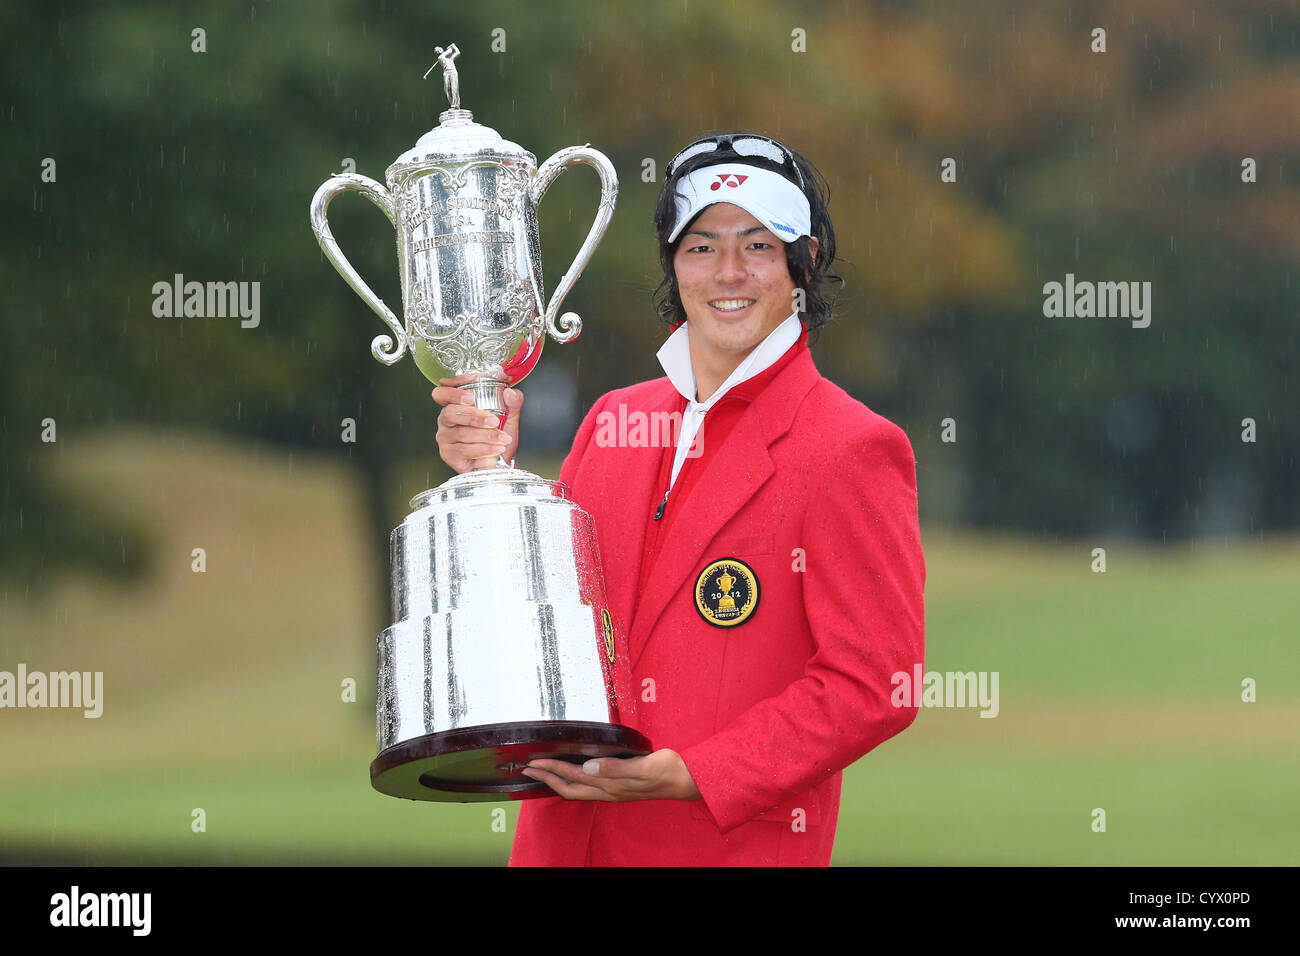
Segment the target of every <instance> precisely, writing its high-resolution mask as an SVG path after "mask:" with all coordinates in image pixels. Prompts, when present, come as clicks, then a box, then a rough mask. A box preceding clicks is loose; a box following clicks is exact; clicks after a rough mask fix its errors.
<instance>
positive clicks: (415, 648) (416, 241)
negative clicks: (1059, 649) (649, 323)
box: [311, 45, 651, 802]
mask: <svg viewBox="0 0 1300 956" xmlns="http://www.w3.org/2000/svg"><path fill="white" fill-rule="evenodd" d="M458 52H459V51H457V50H456V47H455V46H454V45H452V46H450V47H448V48H447V50H446V51H444V50H442V49H441V48H439V53H440V57H439V61H438V64H436V65H441V66H442V67H443V70H444V84H445V87H446V90H447V95H448V98H449V99H450V102H451V108H449V109H447V110H445V111H444V112H443V113H441V114H440V115H439V125H438V126H437V127H435V128H434V129H432V130H430V131H429V132H428V133H426V134H425V135H424V136H422V137H420V139H419V141H418V142H417V143H416V145H415V146H414V147H413V148H412V149H410V150H408V151H407V152H405V153H403V154H402V155H401V156H399V157H398V159H397V160H396V161H395V162H394V163H393V164H392V165H391V166H390V167H389V168H388V170H387V172H386V179H387V186H384V185H382V184H380V183H378V182H376V181H374V180H373V179H369V178H368V177H365V176H361V175H358V174H355V173H344V174H336V175H334V176H332V177H331V178H330V179H328V180H326V181H325V182H324V183H322V184H321V186H320V188H319V189H317V191H316V194H315V196H314V197H313V198H312V204H311V221H312V228H313V230H314V232H315V234H316V239H317V241H318V243H319V244H320V247H321V251H322V252H324V254H325V256H326V258H327V259H328V260H329V261H330V263H331V264H332V265H333V266H334V267H335V268H336V269H337V270H338V272H339V274H340V275H342V277H343V278H344V280H345V281H346V282H347V283H348V285H350V286H351V287H352V289H353V290H354V291H355V292H356V293H357V294H358V295H359V296H360V297H361V299H362V300H363V301H365V302H366V304H367V305H369V306H370V308H371V309H372V310H373V311H374V312H375V313H376V314H377V315H378V316H379V317H380V318H381V319H382V320H383V321H384V323H385V324H386V325H387V326H388V329H389V333H390V334H384V335H379V336H378V337H376V338H375V339H374V340H373V342H372V343H371V353H372V354H373V355H374V356H375V358H376V359H378V360H379V361H380V362H382V363H384V364H386V365H392V364H394V363H396V362H398V361H399V360H400V359H401V358H402V356H403V355H404V354H406V352H408V351H409V352H410V353H411V355H412V358H413V360H414V362H415V364H416V366H417V367H418V368H419V370H420V372H421V373H422V374H423V375H424V376H425V377H426V378H427V379H429V380H430V381H432V382H434V383H435V384H436V383H437V381H438V380H439V379H440V378H447V377H453V376H458V375H463V374H468V373H473V374H475V375H476V376H477V377H476V378H475V379H474V380H473V381H472V382H470V383H469V384H467V385H466V386H464V387H465V388H467V389H469V390H470V391H471V392H472V393H473V395H474V397H475V404H476V406H477V407H478V408H481V409H485V410H489V411H491V412H493V413H494V414H496V415H498V416H500V417H501V418H502V419H503V420H504V417H505V406H504V403H503V402H502V396H501V391H502V389H503V388H505V387H507V386H510V385H515V384H517V383H518V382H519V381H521V380H522V379H523V378H524V377H525V376H526V375H527V374H528V373H529V372H531V371H532V369H533V368H534V367H535V366H536V364H537V361H538V359H539V358H540V356H541V351H542V345H543V343H544V342H545V336H546V334H550V335H551V337H552V338H555V339H556V340H557V341H560V342H568V341H572V340H573V339H574V338H576V337H577V336H578V334H579V332H580V331H581V321H580V319H579V318H578V317H577V316H576V315H574V314H573V313H567V314H565V315H563V316H560V315H559V308H560V306H561V304H562V303H563V301H564V298H565V296H567V295H568V292H569V290H570V289H571V288H572V287H573V284H574V282H575V281H576V279H577V277H578V276H579V275H580V274H581V272H582V269H583V267H584V266H585V265H586V263H587V262H588V261H589V260H590V258H591V255H592V253H593V252H594V251H595V248H596V246H597V245H598V244H599V242H600V239H601V237H602V236H603V234H604V232H605V229H606V227H607V226H608V224H609V220H610V218H611V217H612V215H613V210H614V203H615V199H616V197H617V192H618V177H617V175H616V173H615V171H614V167H613V164H611V163H610V161H609V160H608V159H607V158H606V157H605V156H604V154H602V153H600V152H599V151H597V150H594V149H591V148H590V146H573V147H569V148H568V149H564V150H560V151H559V152H557V153H556V154H555V155H553V156H552V157H550V158H549V159H548V160H546V162H544V163H543V164H542V165H541V166H540V167H538V166H537V160H536V157H535V156H533V154H532V153H530V152H528V151H527V150H525V149H523V148H522V147H520V146H518V145H516V144H514V143H511V142H509V141H507V140H504V139H502V138H501V137H500V135H499V134H497V132H496V131H495V130H492V129H489V128H488V127H485V126H481V125H480V124H478V123H475V122H474V121H473V114H472V113H470V111H469V110H465V109H461V108H460V106H459V89H458V87H457V80H456V72H455V65H454V63H453V60H454V58H455V56H456V55H457V54H458ZM426 76H427V74H426ZM578 164H584V165H589V166H591V167H592V168H593V169H595V171H596V172H597V174H598V175H599V177H600V181H601V199H600V203H599V206H598V208H597V215H596V219H595V221H594V222H593V223H592V226H591V229H590V231H589V232H588V234H587V237H586V240H585V241H584V242H583V245H582V247H581V248H580V249H579V251H578V255H577V256H576V258H575V259H574V262H573V264H572V266H570V268H569V270H568V271H567V272H566V273H565V274H564V276H563V278H562V279H561V280H560V283H559V285H558V286H557V287H556V290H555V293H554V294H553V296H552V298H551V300H550V302H549V303H547V304H545V305H543V302H544V295H543V287H542V270H541V250H540V247H539V242H538V223H537V206H538V203H539V202H540V201H541V199H542V196H543V195H544V194H545V193H546V190H547V189H548V188H549V187H550V185H551V183H552V182H554V181H555V179H556V177H558V176H559V174H560V173H562V172H563V171H564V170H565V169H567V168H569V167H571V166H574V165H578ZM345 191H354V192H358V193H360V194H361V195H363V196H365V197H366V198H367V199H369V200H370V201H371V202H372V203H374V204H375V205H376V206H378V207H379V208H380V210H382V211H383V212H384V214H385V216H387V218H388V220H389V222H390V223H392V225H393V227H394V230H395V232H396V237H397V255H398V269H399V275H400V278H401V283H402V302H403V312H404V321H402V322H399V321H398V319H397V317H396V316H395V315H394V314H393V312H392V310H390V309H389V308H388V306H387V305H385V304H384V303H383V301H382V300H380V299H379V298H378V296H376V295H375V294H374V292H373V291H372V290H371V289H370V287H369V285H367V284H366V282H365V280H364V279H362V278H361V277H360V276H359V275H358V274H357V272H356V270H355V269H353V268H352V265H351V263H349V262H348V260H347V257H346V256H344V255H343V253H342V251H341V250H340V249H339V247H338V243H337V242H336V241H335V239H334V236H333V234H332V233H331V231H330V228H329V222H328V207H329V203H330V201H331V200H332V199H333V198H334V197H335V196H337V195H339V194H340V193H342V192H345ZM411 508H412V511H411V513H410V514H409V515H408V516H407V517H406V519H405V520H404V521H403V522H402V523H401V525H400V526H399V527H398V528H397V529H396V530H395V531H394V532H393V534H392V538H391V571H392V596H393V602H392V603H393V624H392V625H391V626H390V627H388V628H386V629H385V630H384V631H383V632H381V633H380V635H379V637H378V640H377V642H376V643H377V646H376V650H377V664H378V695H377V701H376V728H377V730H376V733H377V738H378V749H379V752H378V755H377V756H376V757H375V759H374V761H373V762H372V763H371V766H370V777H371V783H372V785H373V786H374V787H375V789H377V790H379V791H380V792H382V793H386V794H390V795H392V796H397V797H405V798H408V799H413V800H444V801H461V802H468V801H476V800H500V799H502V798H503V797H505V798H512V799H526V798H528V797H536V796H549V795H552V793H553V791H551V789H550V788H549V787H547V786H546V785H545V784H542V783H539V782H537V781H534V780H532V779H530V778H529V777H526V776H524V775H523V774H522V773H521V772H520V771H521V769H522V767H523V766H524V765H525V764H526V763H527V762H528V761H529V760H531V759H534V758H538V757H549V758H558V759H564V760H569V761H572V762H575V763H581V762H583V761H585V760H586V759H588V758H590V757H598V756H635V755H640V754H645V753H648V752H649V751H650V749H651V746H650V742H649V741H648V740H647V739H646V738H645V737H644V736H643V735H642V734H641V733H639V732H638V731H636V730H635V729H633V728H632V727H629V726H626V724H625V721H634V720H635V698H634V696H633V694H632V693H631V691H630V676H629V667H628V658H627V649H626V646H625V644H624V639H623V637H622V636H621V635H620V634H619V633H618V630H617V628H616V625H615V622H614V620H613V618H612V616H611V614H610V611H609V608H608V606H607V604H606V596H605V584H604V576H603V573H602V571H601V564H600V555H599V551H598V547H597V539H596V532H595V527H594V525H593V522H592V518H591V515H590V514H588V513H587V512H585V511H583V510H582V509H581V508H579V507H578V506H577V504H575V503H574V502H573V501H572V500H570V499H569V497H568V494H567V489H566V488H565V487H564V486H563V485H562V484H561V483H560V482H552V481H547V480H545V479H543V478H539V477H538V476H537V475H534V474H532V473H530V472H527V471H523V470H520V469H516V468H514V467H512V466H510V465H507V464H506V463H505V462H504V461H502V460H501V459H498V461H497V465H496V467H494V468H489V469H484V470H480V471H471V472H468V473H466V474H462V475H457V476H456V477H454V478H452V479H451V480H449V481H447V482H445V483H444V484H442V485H440V486H439V487H437V488H432V489H430V490H428V491H424V492H422V493H420V494H418V495H416V496H415V497H414V498H412V499H411Z"/></svg>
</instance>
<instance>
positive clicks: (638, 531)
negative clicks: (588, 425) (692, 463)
mask: <svg viewBox="0 0 1300 956" xmlns="http://www.w3.org/2000/svg"><path fill="white" fill-rule="evenodd" d="M681 401H682V397H681V395H680V394H678V392H677V389H675V388H673V386H672V384H671V383H670V382H668V380H667V379H665V380H664V382H663V390H662V392H656V393H655V394H654V395H652V396H651V398H650V400H649V401H648V402H646V405H645V407H644V408H640V407H638V408H635V409H633V408H628V409H627V411H628V412H632V411H637V412H640V413H650V412H660V411H664V412H667V411H673V410H675V409H676V408H677V406H678V405H679V404H680V403H681ZM625 407H626V406H625ZM609 411H610V412H611V414H613V415H615V416H618V414H619V412H618V408H617V407H613V408H610V409H609ZM618 451H619V453H618V454H616V455H606V456H603V460H604V461H605V462H606V465H605V467H604V469H603V470H602V472H601V473H600V474H599V475H598V476H596V479H595V480H596V482H597V483H598V484H599V486H600V487H601V488H603V489H605V491H604V494H603V495H602V498H603V500H605V501H608V502H609V504H608V506H607V507H605V508H604V509H603V510H602V512H601V513H600V514H599V515H597V516H596V534H597V536H598V537H599V540H600V558H601V566H602V568H603V570H604V572H605V597H606V600H607V601H608V602H609V607H610V610H611V611H612V612H613V615H614V620H615V623H616V625H617V626H619V627H620V629H621V630H622V631H623V633H624V634H627V633H628V629H629V628H630V627H631V625H632V606H633V604H634V603H635V598H636V586H637V581H638V580H640V577H641V559H642V557H643V555H644V554H645V535H646V521H647V520H648V519H649V517H650V513H651V512H652V511H653V510H654V501H653V498H654V494H655V487H654V486H655V481H656V479H657V478H658V477H659V466H660V462H661V461H662V456H663V453H664V449H663V447H662V446H659V447H654V446H649V447H647V446H641V447H636V448H620V449H619V450H618Z"/></svg>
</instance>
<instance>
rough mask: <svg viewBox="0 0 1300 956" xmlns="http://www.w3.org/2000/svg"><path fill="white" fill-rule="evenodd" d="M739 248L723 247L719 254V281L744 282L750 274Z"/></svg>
mask: <svg viewBox="0 0 1300 956" xmlns="http://www.w3.org/2000/svg"><path fill="white" fill-rule="evenodd" d="M748 274H749V273H748V271H747V270H746V269H745V262H744V259H743V258H742V257H741V254H740V250H739V249H723V250H720V252H719V254H718V271H717V274H716V276H717V280H718V281H719V282H726V283H736V282H744V281H745V277H746V276H747V275H748Z"/></svg>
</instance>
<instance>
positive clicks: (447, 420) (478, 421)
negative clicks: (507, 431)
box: [438, 405, 501, 428]
mask: <svg viewBox="0 0 1300 956" xmlns="http://www.w3.org/2000/svg"><path fill="white" fill-rule="evenodd" d="M438 422H439V423H440V424H442V425H471V426H473V427H475V428H496V427H498V426H499V425H500V424H501V419H500V418H498V417H497V416H496V415H493V414H492V413H491V412H483V411H479V410H478V409H477V408H472V407H470V406H468V405H448V406H447V407H446V408H444V409H443V410H442V411H441V412H439V413H438Z"/></svg>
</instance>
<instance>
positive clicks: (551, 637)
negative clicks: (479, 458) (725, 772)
mask: <svg viewBox="0 0 1300 956" xmlns="http://www.w3.org/2000/svg"><path fill="white" fill-rule="evenodd" d="M411 507H412V508H413V509H414V510H413V511H412V513H411V514H410V515H409V516H408V517H407V518H406V520H405V521H403V522H402V524H401V525H400V526H399V527H398V528H397V529H396V530H395V531H394V532H393V536H392V570H393V620H394V622H395V623H394V624H393V625H392V627H389V628H386V629H385V630H384V631H383V632H382V633H381V634H380V635H379V638H378V641H377V649H378V678H379V683H378V700H377V707H376V716H377V727H378V744H379V754H378V756H377V757H376V758H375V759H374V761H373V762H372V763H371V765H370V780H371V783H372V784H373V786H374V787H375V789H376V790H379V791H381V792H382V793H386V794H390V795H391V796H395V797H406V798H408V799H412V800H445V801H464V802H468V801H476V800H500V799H502V798H503V797H504V798H506V799H525V798H527V797H534V796H548V795H550V794H552V792H553V791H551V789H550V788H549V787H547V786H546V785H545V784H541V783H538V782H537V781H535V780H532V779H530V778H528V777H526V776H524V775H523V774H522V773H521V772H520V771H521V770H522V768H523V765H524V764H526V763H527V762H528V761H529V760H531V759H533V758H537V757H550V758H559V759H565V760H570V761H572V762H576V763H581V762H582V761H584V760H586V759H587V758H589V757H598V756H635V755H639V754H644V753H648V752H649V751H650V742H649V741H648V740H647V739H646V738H645V737H644V736H643V735H642V734H640V733H638V732H637V731H635V730H632V729H631V728H629V727H626V726H623V725H622V724H621V723H620V720H621V719H622V718H623V716H625V715H629V714H630V713H631V712H632V710H633V708H634V704H633V702H632V695H631V693H630V690H629V688H628V686H627V683H628V668H627V666H626V665H627V662H626V660H625V658H620V657H619V655H618V653H617V646H618V642H617V641H616V639H615V634H614V626H613V621H612V619H611V617H610V615H609V611H608V608H607V605H606V599H605V583H604V577H603V575H602V573H601V566H600V556H599V552H598V550H597V545H596V536H595V528H594V526H593V523H592V519H591V515H589V514H588V513H587V512H585V511H583V510H582V509H581V508H579V507H578V506H577V505H576V504H574V503H573V502H572V501H571V500H569V499H568V498H567V497H566V496H565V494H564V486H563V485H562V484H560V483H559V482H551V481H547V480H545V479H543V478H539V477H538V476H537V475H534V474H532V473H530V472H526V471H520V470H517V469H514V468H493V469H488V470H484V471H475V472H468V473H466V474H464V475H457V476H456V477H454V478H452V479H451V480H450V481H448V482H446V483H444V484H442V485H440V486H439V487H437V488H434V489H431V490H429V491H425V492H422V493H421V494H419V495H416V496H415V498H413V499H412V500H411Z"/></svg>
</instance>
